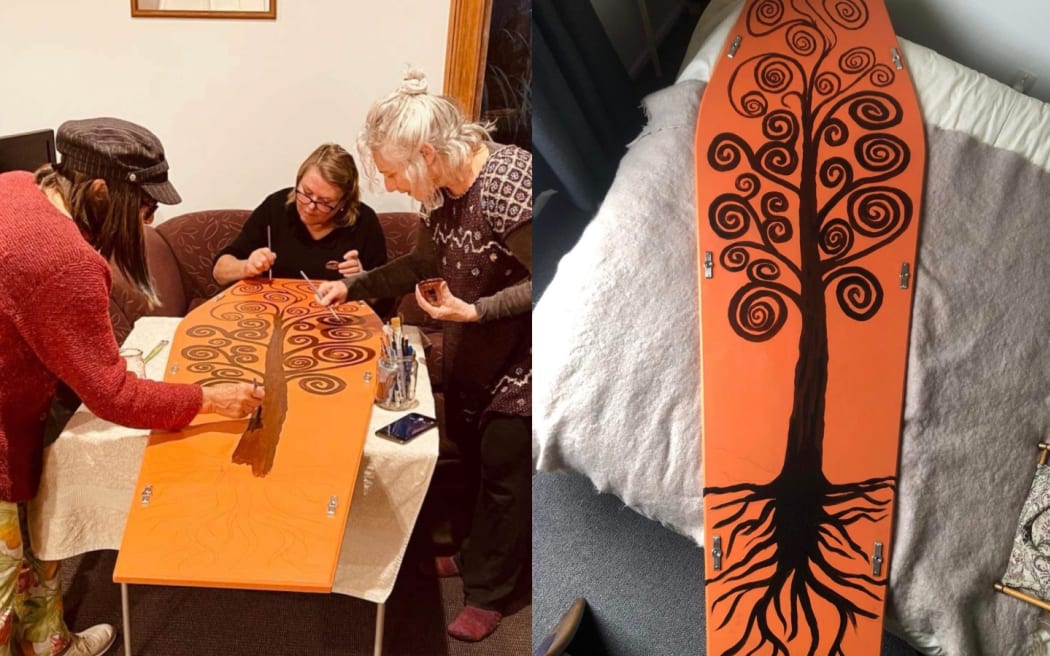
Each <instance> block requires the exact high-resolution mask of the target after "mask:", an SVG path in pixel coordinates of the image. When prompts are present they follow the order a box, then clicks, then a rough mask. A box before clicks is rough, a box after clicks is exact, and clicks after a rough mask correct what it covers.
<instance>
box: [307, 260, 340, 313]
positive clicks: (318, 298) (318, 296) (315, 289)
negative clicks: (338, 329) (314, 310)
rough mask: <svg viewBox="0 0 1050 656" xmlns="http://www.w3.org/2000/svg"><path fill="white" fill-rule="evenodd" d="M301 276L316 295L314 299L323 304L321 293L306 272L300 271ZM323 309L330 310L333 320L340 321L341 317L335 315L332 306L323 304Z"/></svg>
mask: <svg viewBox="0 0 1050 656" xmlns="http://www.w3.org/2000/svg"><path fill="white" fill-rule="evenodd" d="M299 274H300V275H301V276H302V277H303V280H305V281H306V284H307V285H310V289H311V290H313V293H314V298H316V299H317V302H318V303H321V293H320V292H319V291H317V286H316V285H314V284H313V283H312V282H311V281H310V278H308V277H307V275H306V272H305V271H302V270H300V271H299ZM321 307H323V308H325V309H326V310H328V311H329V312H331V313H332V318H333V319H335V320H336V321H339V315H338V314H336V313H335V310H333V309H332V307H331V306H330V305H324V304H322V306H321Z"/></svg>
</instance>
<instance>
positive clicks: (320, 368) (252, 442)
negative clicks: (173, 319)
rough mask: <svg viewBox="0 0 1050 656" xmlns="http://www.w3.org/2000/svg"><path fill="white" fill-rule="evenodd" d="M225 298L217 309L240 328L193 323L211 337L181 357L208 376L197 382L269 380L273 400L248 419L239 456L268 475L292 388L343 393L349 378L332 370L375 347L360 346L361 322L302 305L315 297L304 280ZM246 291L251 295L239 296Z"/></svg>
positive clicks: (235, 290) (243, 286) (239, 288)
mask: <svg viewBox="0 0 1050 656" xmlns="http://www.w3.org/2000/svg"><path fill="white" fill-rule="evenodd" d="M260 292H261V294H260ZM225 295H226V297H227V298H226V299H219V300H218V302H214V307H212V308H211V310H210V314H211V316H213V317H214V318H215V319H217V320H219V321H222V322H224V323H227V324H228V323H231V322H233V323H235V325H236V328H233V329H231V330H226V329H224V328H222V327H220V326H216V325H210V324H202V325H197V326H194V327H192V328H190V329H189V330H188V331H187V334H188V335H189V336H190V337H199V338H208V341H207V343H205V344H197V345H193V346H188V347H186V348H185V349H183V351H182V356H183V357H184V358H186V359H187V360H190V361H191V362H192V364H190V365H189V367H188V369H189V371H191V372H194V373H199V374H205V375H206V376H205V377H204V378H201V379H200V380H198V381H196V382H197V383H198V384H201V385H211V384H215V383H219V382H229V381H249V382H250V381H252V380H258V381H259V383H260V384H262V385H265V387H266V398H265V400H264V401H263V404H262V407H261V409H260V410H259V412H257V413H256V414H255V415H253V416H252V418H251V419H250V420H249V422H248V425H247V427H246V428H245V430H244V433H243V434H242V435H241V439H240V440H239V441H238V443H237V447H236V448H235V449H234V452H233V455H232V460H233V462H234V463H236V464H243V465H248V466H249V467H251V469H252V473H253V474H254V475H255V476H266V475H267V474H268V473H270V470H271V469H272V468H273V463H274V458H275V456H276V453H277V446H278V443H279V442H280V438H281V428H282V427H283V425H284V421H285V418H286V417H287V415H288V389H289V385H292V384H295V385H298V386H299V387H300V388H301V389H302V390H304V391H306V392H308V393H310V394H337V393H339V392H340V391H342V390H343V389H344V388H345V387H346V383H345V382H344V381H343V380H342V379H341V378H339V377H338V376H334V375H332V374H331V373H330V372H331V371H332V370H335V369H340V368H342V367H348V366H351V365H354V364H358V363H361V362H365V361H367V360H370V359H372V358H374V357H375V351H374V350H373V349H370V348H367V347H364V346H361V345H358V344H355V343H354V342H359V341H362V340H364V339H365V338H367V337H368V336H369V334H370V332H369V330H368V329H367V328H366V327H365V326H364V325H362V319H360V318H358V317H354V316H348V315H341V316H340V318H339V320H336V318H335V317H333V316H332V315H331V314H330V313H329V312H328V310H327V309H325V308H323V307H321V306H320V305H317V304H316V303H312V304H310V305H302V304H298V303H297V302H300V301H304V300H307V299H310V298H312V297H313V292H312V291H311V290H310V288H309V287H307V286H306V285H305V283H294V282H293V283H290V284H285V285H283V286H281V287H272V288H268V285H265V283H259V282H252V281H246V282H242V283H240V284H238V285H236V286H234V287H232V288H230V289H229V290H228V291H227V292H226V293H225ZM239 296H240V297H246V296H251V298H242V299H240V300H238V297H239ZM293 303H295V304H293ZM260 354H262V355H260Z"/></svg>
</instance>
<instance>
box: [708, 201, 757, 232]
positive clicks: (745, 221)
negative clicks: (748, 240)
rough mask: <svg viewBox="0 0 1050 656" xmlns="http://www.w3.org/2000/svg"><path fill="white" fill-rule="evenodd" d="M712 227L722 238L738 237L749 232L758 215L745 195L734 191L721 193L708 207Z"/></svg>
mask: <svg viewBox="0 0 1050 656" xmlns="http://www.w3.org/2000/svg"><path fill="white" fill-rule="evenodd" d="M708 221H709V223H710V224H711V229H712V230H714V231H715V234H716V235H718V236H719V237H721V238H722V239H736V238H737V237H742V236H744V235H745V234H747V231H748V230H750V229H751V224H752V223H754V222H755V221H758V215H757V214H756V213H755V209H754V208H753V207H751V203H750V202H748V199H747V198H746V197H744V196H741V195H739V194H734V193H726V194H720V195H719V196H718V197H716V198H715V199H714V201H712V202H711V205H710V206H709V207H708Z"/></svg>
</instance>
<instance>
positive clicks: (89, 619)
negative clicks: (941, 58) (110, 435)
mask: <svg viewBox="0 0 1050 656" xmlns="http://www.w3.org/2000/svg"><path fill="white" fill-rule="evenodd" d="M115 559H116V552H114V551H100V552H93V553H89V554H85V555H83V556H80V557H77V558H72V559H70V560H67V561H65V562H64V563H63V565H62V578H63V587H64V589H65V590H66V619H67V621H68V622H69V623H70V625H71V627H72V628H73V629H74V630H77V629H84V628H86V627H88V626H90V625H92V624H96V623H98V622H109V623H111V624H113V625H114V626H117V627H120V624H121V608H120V586H119V584H116V583H113V580H112V577H113V564H114V561H115ZM462 594H463V587H462V584H461V582H460V579H458V578H451V579H441V580H439V579H436V578H433V577H430V576H424V575H422V574H420V573H417V571H416V567H415V566H414V562H410V561H407V560H406V562H405V565H404V567H402V570H401V575H400V577H399V578H398V582H397V585H396V586H395V587H394V591H393V593H392V594H391V596H390V599H389V600H388V602H387V605H386V618H385V629H384V634H385V639H384V642H383V654H388V655H390V656H396V655H405V656H408V655H410V656H430V655H432V654H434V655H448V656H492V655H503V654H506V655H512V654H513V655H517V654H522V655H527V654H529V653H530V651H531V650H530V640H531V638H530V631H531V624H532V610H531V606H530V598H529V595H528V591H527V590H526V591H523V592H522V594H520V595H518V597H519V598H520V600H521V601H519V602H518V604H517V610H516V612H514V613H513V614H511V615H509V616H508V617H506V618H505V619H504V620H503V623H502V624H501V625H500V627H499V628H498V629H497V630H496V633H494V634H493V635H492V636H491V637H490V638H489V639H488V640H485V641H483V642H480V643H474V644H470V643H464V642H460V641H458V640H455V639H453V638H451V637H449V636H448V635H447V634H446V633H445V625H446V624H447V623H448V622H450V621H452V619H453V618H454V617H455V615H456V613H458V612H459V610H460V608H461V605H462ZM129 599H130V607H131V635H132V651H133V653H134V654H135V655H136V656H138V655H142V656H211V655H215V656H248V655H249V654H250V655H252V656H256V655H260V654H264V655H267V656H301V655H303V654H310V655H312V656H352V655H358V654H367V655H371V654H372V653H373V651H372V649H373V645H372V640H373V637H374V630H375V619H376V606H375V605H374V604H371V603H368V602H365V601H361V600H359V599H353V598H351V597H346V596H343V595H337V594H306V593H294V592H258V591H243V590H212V589H201V588H176V587H157V586H129ZM107 653H108V656H117V655H123V654H124V648H123V636H122V635H121V636H118V638H117V644H116V645H114V647H113V648H112V649H110V651H109V652H107Z"/></svg>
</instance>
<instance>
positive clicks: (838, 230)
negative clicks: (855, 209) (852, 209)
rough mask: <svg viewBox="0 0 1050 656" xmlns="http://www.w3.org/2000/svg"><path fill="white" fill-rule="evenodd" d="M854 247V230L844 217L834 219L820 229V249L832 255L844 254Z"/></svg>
mask: <svg viewBox="0 0 1050 656" xmlns="http://www.w3.org/2000/svg"><path fill="white" fill-rule="evenodd" d="M851 248H853V230H852V229H851V228H850V226H849V224H848V223H846V221H844V220H842V219H832V220H831V221H828V222H827V223H825V224H824V225H823V226H822V227H821V229H820V250H821V251H823V252H824V253H826V254H827V255H829V256H831V257H839V256H841V255H844V254H846V253H848V252H849V251H850V249H851Z"/></svg>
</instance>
